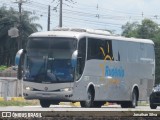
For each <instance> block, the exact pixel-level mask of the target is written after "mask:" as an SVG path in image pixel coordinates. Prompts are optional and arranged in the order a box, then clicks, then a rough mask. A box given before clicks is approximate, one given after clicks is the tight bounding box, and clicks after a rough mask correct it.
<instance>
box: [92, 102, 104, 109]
mask: <svg viewBox="0 0 160 120" xmlns="http://www.w3.org/2000/svg"><path fill="white" fill-rule="evenodd" d="M105 103H106V102H102V101H94V107H95V108H101V107H102V106H103V105H104V104H105Z"/></svg>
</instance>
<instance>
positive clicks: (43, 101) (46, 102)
mask: <svg viewBox="0 0 160 120" xmlns="http://www.w3.org/2000/svg"><path fill="white" fill-rule="evenodd" d="M40 105H41V107H43V108H48V107H49V106H50V105H51V103H50V101H48V100H40Z"/></svg>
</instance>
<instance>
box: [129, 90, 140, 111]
mask: <svg viewBox="0 0 160 120" xmlns="http://www.w3.org/2000/svg"><path fill="white" fill-rule="evenodd" d="M137 97H138V95H137V91H136V90H135V89H134V90H133V92H132V99H131V101H130V108H135V107H136V106H137V100H138V98H137Z"/></svg>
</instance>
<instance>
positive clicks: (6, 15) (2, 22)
mask: <svg viewBox="0 0 160 120" xmlns="http://www.w3.org/2000/svg"><path fill="white" fill-rule="evenodd" d="M21 18H22V19H21V22H20V19H19V13H18V12H17V11H15V10H14V9H13V8H10V9H9V10H8V9H7V8H6V7H5V6H3V7H1V8H0V31H1V32H0V65H7V66H10V65H13V64H14V58H15V54H16V52H17V51H18V44H17V43H18V38H10V37H9V36H8V30H9V29H10V28H11V27H13V26H15V25H16V26H17V27H18V29H19V25H20V24H21V33H22V36H21V38H22V43H23V44H22V46H23V48H24V47H25V46H26V42H27V37H28V36H29V35H30V34H31V33H33V32H36V31H38V29H42V27H41V26H40V25H39V24H36V23H34V21H35V20H38V17H37V16H31V12H28V11H22V16H21Z"/></svg>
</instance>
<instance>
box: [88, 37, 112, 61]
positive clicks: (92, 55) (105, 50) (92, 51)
mask: <svg viewBox="0 0 160 120" xmlns="http://www.w3.org/2000/svg"><path fill="white" fill-rule="evenodd" d="M87 59H88V60H90V59H100V60H114V58H113V51H112V41H111V40H101V39H95V38H89V39H88V57H87Z"/></svg>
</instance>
